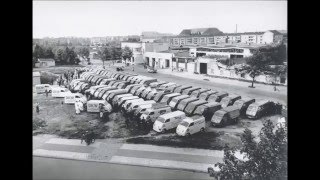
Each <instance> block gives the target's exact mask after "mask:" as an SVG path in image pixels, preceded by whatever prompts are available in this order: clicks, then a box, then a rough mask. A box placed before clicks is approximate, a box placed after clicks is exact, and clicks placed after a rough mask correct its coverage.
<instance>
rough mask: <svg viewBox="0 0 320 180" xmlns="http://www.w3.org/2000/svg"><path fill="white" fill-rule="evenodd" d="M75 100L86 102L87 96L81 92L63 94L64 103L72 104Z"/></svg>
mask: <svg viewBox="0 0 320 180" xmlns="http://www.w3.org/2000/svg"><path fill="white" fill-rule="evenodd" d="M76 100H79V101H81V102H82V104H86V103H87V98H86V97H85V96H84V95H83V94H81V93H69V94H66V95H65V96H64V103H65V104H74V103H75V102H76Z"/></svg>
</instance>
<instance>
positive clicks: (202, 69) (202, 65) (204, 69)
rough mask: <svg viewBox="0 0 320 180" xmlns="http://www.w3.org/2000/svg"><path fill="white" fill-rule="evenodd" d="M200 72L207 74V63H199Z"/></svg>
mask: <svg viewBox="0 0 320 180" xmlns="http://www.w3.org/2000/svg"><path fill="white" fill-rule="evenodd" d="M200 74H207V63H200Z"/></svg>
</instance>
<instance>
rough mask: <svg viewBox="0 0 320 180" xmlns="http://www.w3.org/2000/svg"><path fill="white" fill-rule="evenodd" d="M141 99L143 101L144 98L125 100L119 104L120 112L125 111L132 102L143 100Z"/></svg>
mask: <svg viewBox="0 0 320 180" xmlns="http://www.w3.org/2000/svg"><path fill="white" fill-rule="evenodd" d="M143 101H145V100H144V99H142V98H138V99H131V100H126V101H125V103H123V104H122V106H121V111H122V112H127V111H128V108H129V107H130V106H131V104H132V103H136V102H143Z"/></svg>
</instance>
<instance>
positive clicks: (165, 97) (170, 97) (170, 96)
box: [160, 93, 181, 104]
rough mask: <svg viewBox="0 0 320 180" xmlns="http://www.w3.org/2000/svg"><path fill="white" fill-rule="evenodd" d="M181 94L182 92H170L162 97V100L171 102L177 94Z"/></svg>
mask: <svg viewBox="0 0 320 180" xmlns="http://www.w3.org/2000/svg"><path fill="white" fill-rule="evenodd" d="M180 95H181V94H180V93H170V94H167V95H165V96H163V98H162V99H161V101H160V102H163V103H166V104H169V102H170V101H171V100H172V99H173V98H174V97H177V96H180Z"/></svg>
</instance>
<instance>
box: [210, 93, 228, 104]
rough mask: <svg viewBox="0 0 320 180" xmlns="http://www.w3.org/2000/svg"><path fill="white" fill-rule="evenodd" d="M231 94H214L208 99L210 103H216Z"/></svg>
mask: <svg viewBox="0 0 320 180" xmlns="http://www.w3.org/2000/svg"><path fill="white" fill-rule="evenodd" d="M228 95H229V94H228V93H227V92H218V93H215V94H212V95H210V96H209V97H208V100H207V101H209V102H211V101H215V102H220V101H221V99H222V98H224V97H227V96H228Z"/></svg>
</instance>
